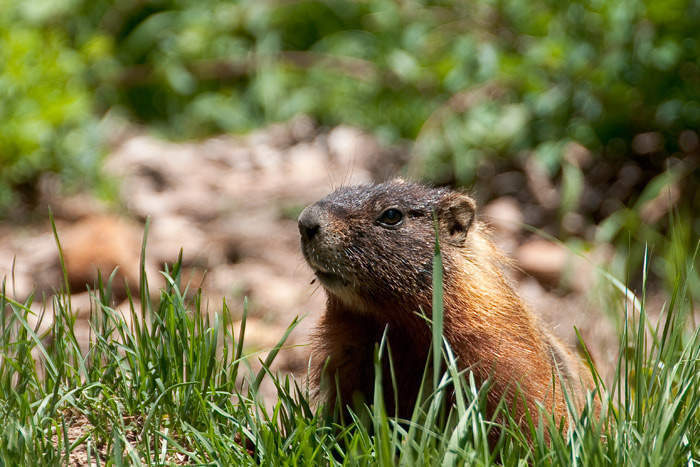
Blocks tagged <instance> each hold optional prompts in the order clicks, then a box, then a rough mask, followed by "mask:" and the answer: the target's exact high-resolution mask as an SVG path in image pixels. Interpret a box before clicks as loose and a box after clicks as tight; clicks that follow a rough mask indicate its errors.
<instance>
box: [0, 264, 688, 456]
mask: <svg viewBox="0 0 700 467" xmlns="http://www.w3.org/2000/svg"><path fill="white" fill-rule="evenodd" d="M692 259H693V261H690V262H689V263H688V264H690V267H692V265H693V264H694V263H695V258H692ZM438 261H439V254H437V255H436V264H438ZM163 274H164V276H165V277H166V279H167V285H166V286H165V287H164V289H163V290H161V291H160V296H159V299H158V300H153V301H151V300H150V299H149V298H148V297H149V296H150V293H149V291H148V280H147V277H146V275H145V272H144V271H143V267H142V272H141V277H142V280H141V294H140V300H131V299H130V307H129V309H128V310H126V311H125V312H124V311H120V310H116V309H114V308H113V307H112V305H111V303H110V301H109V295H110V294H109V292H110V288H111V285H112V281H113V276H112V277H109V278H107V279H106V280H103V278H102V277H100V279H99V280H98V283H97V287H96V288H95V290H93V291H92V296H93V308H92V311H91V316H90V328H91V339H90V344H89V346H87V348H82V347H81V343H80V342H79V339H78V337H77V336H76V330H75V316H74V314H73V313H72V311H71V307H70V300H69V295H68V294H67V293H66V290H58V291H57V293H56V294H55V296H54V298H53V299H52V300H51V302H50V303H48V304H46V306H37V304H36V303H35V300H34V297H32V296H30V297H29V298H27V299H26V300H24V301H22V302H20V301H17V300H15V299H13V298H12V297H11V296H10V295H9V294H8V293H7V291H6V290H5V288H4V284H3V288H2V293H1V294H0V308H1V309H2V310H3V313H0V466H16V465H27V466H29V465H46V466H54V465H55V466H59V465H73V462H74V461H76V459H80V461H81V462H84V463H87V464H91V465H105V466H108V465H114V466H120V465H148V466H161V465H180V464H191V465H218V466H230V465H329V466H345V465H348V466H350V465H352V466H364V465H367V466H370V465H406V466H413V465H419V466H420V465H431V466H432V465H441V466H458V465H491V464H494V463H497V464H500V465H506V466H518V465H661V464H663V465H669V466H670V465H695V464H698V463H700V410H699V408H698V405H699V404H700V337H699V336H698V331H697V330H694V329H692V328H690V327H689V326H688V323H689V321H690V318H691V316H692V303H691V302H690V300H689V298H688V297H689V296H690V295H689V293H688V290H687V288H688V285H687V284H688V283H687V281H686V280H685V278H686V277H687V275H686V274H685V271H680V272H679V273H678V280H677V281H676V287H675V289H674V290H673V291H672V294H671V296H670V298H669V301H668V302H667V303H666V305H665V306H664V309H663V313H662V318H661V320H660V321H659V324H658V325H655V326H653V325H651V324H650V320H649V319H648V317H647V310H646V300H645V297H644V294H642V296H641V307H640V308H639V309H637V308H630V309H623V310H622V312H623V313H626V315H627V316H626V318H627V319H626V320H625V323H627V324H626V325H625V326H624V327H623V332H622V333H621V336H620V345H621V348H622V349H623V352H621V353H620V357H619V360H618V364H617V370H616V373H615V378H614V380H613V381H611V382H610V383H609V385H608V386H605V385H604V383H603V382H602V381H601V383H600V388H599V389H600V398H601V400H602V401H603V410H602V414H601V417H599V418H598V417H592V416H590V415H591V413H592V411H593V410H594V409H593V408H594V405H595V404H594V403H593V400H592V398H591V399H590V400H589V404H588V406H587V407H586V409H585V410H584V411H583V413H581V414H574V415H573V423H572V424H571V425H572V427H571V430H569V431H567V432H563V431H562V430H560V429H559V428H558V426H557V424H556V423H554V421H552V420H547V419H546V417H545V423H543V424H539V425H538V424H537V423H534V422H533V423H532V424H531V425H530V428H529V430H527V429H525V430H522V429H520V428H518V426H517V424H515V423H508V422H507V421H508V412H509V407H501V408H500V410H501V415H502V417H500V418H499V420H506V422H505V423H503V426H499V424H498V423H496V422H494V421H492V420H489V419H488V418H486V417H485V416H484V413H485V410H484V408H485V403H486V400H485V395H486V390H487V388H484V387H479V386H478V385H477V384H476V382H475V380H474V378H473V377H472V375H471V374H470V373H460V372H459V371H458V370H457V365H456V362H455V359H454V356H453V355H452V353H451V351H450V349H449V346H446V345H443V346H441V353H440V354H442V356H441V358H444V359H445V362H446V371H445V372H444V373H436V374H435V375H433V374H430V375H427V376H428V377H427V378H426V380H427V381H428V382H432V383H433V384H429V383H427V384H426V386H425V387H424V388H423V396H422V399H421V400H422V402H421V403H420V404H419V405H418V407H416V410H415V411H414V415H413V417H412V419H411V420H400V419H397V418H396V417H394V416H393V415H392V414H388V413H387V412H386V410H385V408H384V404H383V401H382V400H381V397H379V394H381V393H382V391H381V390H378V391H377V394H378V395H377V397H376V398H375V400H374V401H372V402H373V403H372V404H371V405H370V406H368V407H365V408H364V411H363V412H361V413H351V416H352V420H351V421H350V422H349V423H346V424H345V425H340V424H338V423H335V422H334V420H333V419H332V417H331V418H328V417H326V416H325V415H322V414H323V411H316V410H315V408H314V404H313V402H312V400H311V397H310V395H309V392H308V390H307V389H306V387H305V385H304V384H303V383H301V382H299V381H297V380H296V379H295V378H293V377H291V376H289V375H277V374H275V373H274V372H273V371H272V370H271V369H270V368H271V365H272V363H273V361H274V359H275V358H276V357H277V355H278V352H279V351H280V350H281V349H282V348H283V346H284V342H285V339H286V338H287V336H288V335H289V332H290V331H291V330H292V329H293V327H294V326H295V325H296V323H297V321H296V320H295V321H294V322H292V323H291V325H290V327H289V328H288V330H287V332H286V333H285V334H284V335H282V336H280V341H279V343H278V344H277V345H276V346H275V347H274V348H273V349H271V351H270V352H269V353H268V354H267V357H266V359H265V360H264V362H263V363H262V366H261V369H260V370H258V371H253V370H252V369H251V367H250V365H248V363H247V360H246V358H247V357H246V356H245V355H244V353H243V349H244V347H243V342H244V338H245V322H246V319H245V316H246V314H245V313H244V318H243V320H242V322H241V324H240V326H238V327H237V328H236V329H234V328H233V326H232V321H231V313H230V311H229V308H228V306H227V304H226V302H225V301H223V302H222V304H221V312H220V313H217V314H215V315H209V314H208V313H206V312H205V311H204V309H203V306H202V303H201V295H200V294H199V293H194V294H190V293H187V292H188V290H187V285H183V284H182V282H181V269H180V262H179V261H178V262H176V263H175V264H173V265H172V266H171V267H169V268H166V270H165V271H164V272H163ZM438 279H439V278H438ZM439 283H440V281H439V280H438V282H437V284H438V286H439ZM188 296H193V298H191V299H188V298H186V297H188ZM436 306H438V307H439V304H437V303H436ZM436 309H437V308H436ZM40 310H43V311H40ZM37 313H39V314H40V313H44V321H45V322H48V323H51V324H50V326H48V327H42V326H39V325H37V324H31V323H36V322H37V319H36V317H35V316H34V315H35V314H37ZM42 329H43V331H42ZM389 351H390V349H388V348H387V346H385V345H384V343H383V344H382V345H380V346H378V348H377V368H379V367H380V365H381V362H382V359H386V358H388V355H389V354H390V352H389ZM253 357H255V356H253ZM381 374H382V372H381V371H377V375H378V376H377V380H376V387H377V389H381V386H382V385H384V384H391V382H390V381H382V380H381ZM264 378H269V379H270V380H271V381H272V383H273V384H274V385H275V387H276V389H277V400H276V401H268V405H266V403H265V402H263V401H262V400H261V397H260V391H259V388H260V385H261V383H262V381H263V379H264ZM433 378H434V379H433ZM447 388H450V391H447V390H446V389H447ZM452 393H454V395H453V396H452V395H451V394H452ZM448 396H449V397H453V398H454V399H451V400H450V401H449V403H447V404H446V402H447V401H446V400H445V399H446V398H447V397H448ZM446 405H448V406H450V407H452V410H450V411H448V412H445V410H444V407H445V406H446ZM539 416H540V415H539V414H532V418H533V420H537V418H538V417H539ZM367 421H369V422H367ZM546 432H548V435H549V436H547V435H546ZM547 439H549V441H547Z"/></svg>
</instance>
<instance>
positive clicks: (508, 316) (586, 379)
mask: <svg viewBox="0 0 700 467" xmlns="http://www.w3.org/2000/svg"><path fill="white" fill-rule="evenodd" d="M433 212H434V213H435V214H436V215H437V219H438V225H439V240H440V246H441V250H442V255H443V269H444V276H443V277H444V280H443V282H444V284H443V288H444V325H443V334H444V336H445V337H446V338H447V340H448V342H449V343H450V345H451V347H452V350H453V351H454V354H455V356H456V357H457V362H458V365H459V367H460V369H467V368H468V369H471V370H472V371H473V372H474V374H475V376H476V377H477V379H478V380H479V381H482V382H483V381H485V380H487V379H488V380H489V381H490V390H489V393H488V399H487V400H488V406H489V410H493V409H494V408H495V406H496V405H497V404H498V402H499V401H500V400H501V399H502V398H505V399H506V402H507V403H508V405H509V406H510V407H516V409H515V410H516V414H515V415H516V417H520V419H521V420H524V419H523V418H522V417H523V415H524V414H525V410H524V405H523V404H522V403H518V402H517V401H522V400H524V401H525V402H526V403H527V406H528V409H529V410H530V413H531V414H532V416H533V419H534V420H537V417H538V411H537V410H538V409H537V406H538V404H541V405H542V406H543V407H545V408H547V409H548V410H549V411H550V413H552V414H553V415H554V416H555V417H556V419H557V420H562V419H564V420H565V421H566V420H567V416H566V413H567V412H566V407H565V399H564V397H563V394H562V389H561V387H562V384H565V385H566V386H567V388H568V390H569V394H570V395H571V396H572V400H573V401H574V403H575V404H576V405H577V406H578V407H579V408H580V407H581V406H582V405H583V403H584V401H585V393H586V390H587V389H588V388H592V379H591V377H590V373H589V371H588V370H587V369H586V368H585V367H584V366H583V364H582V363H581V362H580V361H579V359H578V358H577V357H576V356H574V355H573V354H572V353H571V352H570V351H569V350H568V349H567V347H566V346H565V345H564V344H563V343H562V342H560V341H559V340H558V339H557V338H556V337H554V335H553V334H552V333H551V332H549V331H548V330H547V329H546V328H545V327H544V326H543V325H542V324H541V323H540V321H539V320H538V318H537V316H535V315H534V314H533V313H532V312H531V311H530V310H529V309H528V308H527V306H526V305H525V304H524V303H523V302H522V300H521V299H520V298H519V296H518V295H517V294H516V293H515V292H514V290H513V289H512V288H511V287H510V286H509V284H508V282H507V280H506V278H505V276H504V273H503V268H504V265H506V264H507V260H506V259H505V258H504V257H503V256H502V255H501V253H500V252H499V251H498V250H497V249H496V247H495V246H494V245H493V244H492V243H491V242H490V241H489V240H488V238H487V235H486V227H485V226H484V225H483V224H482V223H481V222H480V221H479V220H477V219H476V216H475V203H474V201H473V200H472V199H471V198H470V197H468V196H467V195H465V194H463V193H460V192H456V191H451V190H448V189H436V188H429V187H425V186H422V185H419V184H415V183H409V182H405V181H402V180H395V181H389V182H386V183H382V184H377V185H363V186H357V187H345V188H340V189H338V190H337V191H335V192H334V193H332V194H330V195H329V196H328V197H326V198H324V199H322V200H320V201H318V202H317V203H315V204H312V205H310V206H308V207H307V208H306V209H305V210H304V211H303V212H302V213H301V215H300V216H299V230H300V233H301V237H302V240H301V244H302V251H303V254H304V257H305V259H306V261H307V262H308V264H309V266H310V267H311V269H312V270H313V271H314V272H315V274H316V277H317V278H318V280H319V281H320V283H321V285H322V286H323V288H324V289H325V291H326V293H327V307H326V312H325V314H324V315H323V317H322V318H321V321H320V324H319V327H318V330H317V335H316V336H315V342H314V347H313V350H312V365H313V368H312V380H313V383H315V384H316V387H317V388H318V389H319V391H320V396H321V399H322V401H323V402H325V404H327V406H328V407H330V408H331V409H333V407H334V404H335V402H336V401H337V400H339V401H340V402H341V404H343V405H346V404H349V405H351V406H352V403H353V400H357V396H358V395H360V396H362V398H363V400H364V401H365V402H367V403H370V402H371V401H372V400H373V391H374V381H375V374H374V373H375V370H374V365H373V358H374V351H375V346H376V344H377V343H378V342H380V341H381V339H382V335H383V334H384V332H385V329H387V330H388V331H387V335H388V341H389V346H390V349H391V357H392V362H393V367H394V368H393V369H394V375H395V382H396V385H397V388H396V389H397V394H398V407H394V404H393V401H394V391H393V388H392V385H391V377H390V373H389V372H388V365H385V367H387V368H385V370H386V371H385V377H384V387H385V394H384V396H385V403H386V404H387V408H388V410H389V413H390V414H392V413H393V410H394V409H397V410H396V412H397V413H398V415H399V416H401V417H406V418H410V416H411V413H412V410H413V408H414V405H415V403H416V398H417V395H418V390H419V387H420V384H421V382H422V380H423V374H424V370H425V365H426V359H427V358H428V354H429V349H430V345H431V341H432V334H431V329H430V326H429V324H428V323H427V321H426V319H425V317H424V316H421V313H425V314H426V315H427V316H428V317H429V316H430V312H431V308H432V269H433V255H434V248H435V228H434V220H433ZM321 385H322V387H321Z"/></svg>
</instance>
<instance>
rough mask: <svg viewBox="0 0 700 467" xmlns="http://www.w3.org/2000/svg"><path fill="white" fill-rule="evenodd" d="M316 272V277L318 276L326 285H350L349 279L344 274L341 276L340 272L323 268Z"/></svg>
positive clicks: (331, 286)
mask: <svg viewBox="0 0 700 467" xmlns="http://www.w3.org/2000/svg"><path fill="white" fill-rule="evenodd" d="M315 274H316V277H318V280H319V282H321V285H323V286H324V287H327V288H335V287H342V286H346V285H348V281H346V280H345V279H343V276H340V275H338V274H333V273H330V272H325V271H321V270H317V271H316V272H315Z"/></svg>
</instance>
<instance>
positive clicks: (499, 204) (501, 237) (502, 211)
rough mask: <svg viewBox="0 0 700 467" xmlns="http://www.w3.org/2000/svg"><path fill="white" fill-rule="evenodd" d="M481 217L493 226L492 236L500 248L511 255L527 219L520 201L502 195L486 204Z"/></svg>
mask: <svg viewBox="0 0 700 467" xmlns="http://www.w3.org/2000/svg"><path fill="white" fill-rule="evenodd" d="M481 218H482V219H483V220H485V221H486V222H488V223H489V225H490V226H491V227H492V228H493V235H492V238H493V240H494V241H495V242H496V244H497V245H498V246H499V248H501V249H502V250H503V251H504V252H506V253H507V254H509V255H511V254H512V253H513V252H514V251H515V249H516V247H517V245H518V243H519V241H520V231H521V229H522V225H523V221H524V220H525V218H524V216H523V212H522V209H521V208H520V204H519V203H518V201H517V200H516V199H515V198H513V197H511V196H501V197H500V198H497V199H495V200H493V201H491V202H490V203H489V204H488V205H486V207H485V208H484V210H483V211H482V213H481Z"/></svg>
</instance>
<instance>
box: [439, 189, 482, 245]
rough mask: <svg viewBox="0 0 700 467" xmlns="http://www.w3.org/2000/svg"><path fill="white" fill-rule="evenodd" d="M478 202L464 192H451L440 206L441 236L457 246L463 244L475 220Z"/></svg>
mask: <svg viewBox="0 0 700 467" xmlns="http://www.w3.org/2000/svg"><path fill="white" fill-rule="evenodd" d="M475 214H476V203H475V202H474V200H473V199H471V198H470V197H469V196H467V195H465V194H464V193H455V192H452V193H449V194H448V195H446V196H445V197H444V198H443V199H442V200H441V201H440V206H439V208H438V213H437V215H438V226H439V228H440V237H441V238H442V240H443V241H447V242H448V243H451V244H453V245H455V246H462V245H463V244H464V241H465V240H466V239H467V232H469V228H470V227H471V225H472V222H473V221H474V216H475Z"/></svg>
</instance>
